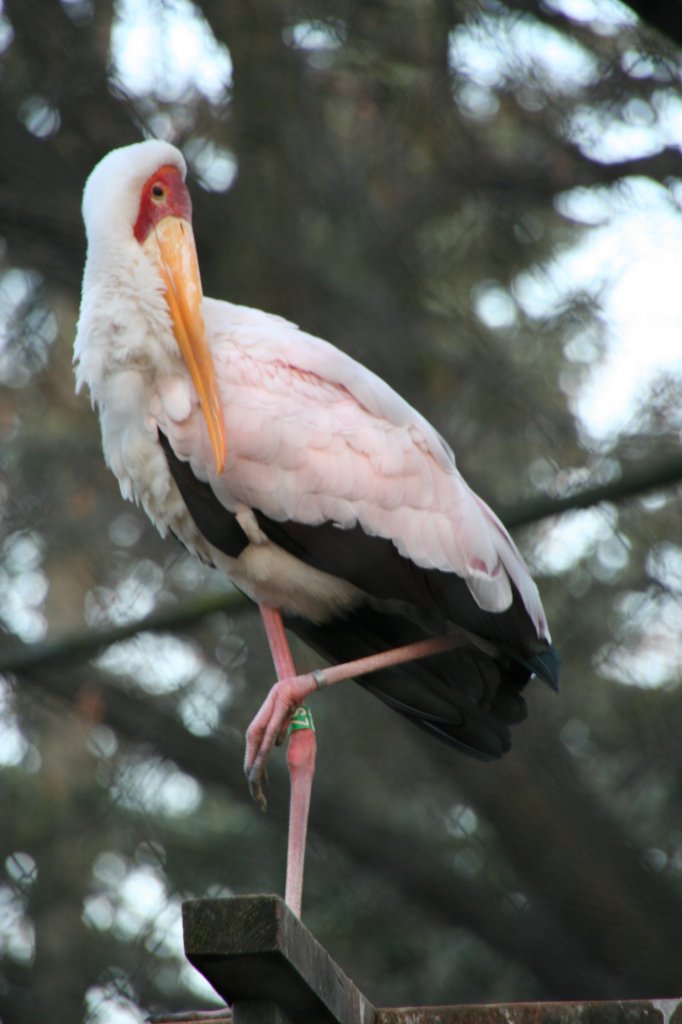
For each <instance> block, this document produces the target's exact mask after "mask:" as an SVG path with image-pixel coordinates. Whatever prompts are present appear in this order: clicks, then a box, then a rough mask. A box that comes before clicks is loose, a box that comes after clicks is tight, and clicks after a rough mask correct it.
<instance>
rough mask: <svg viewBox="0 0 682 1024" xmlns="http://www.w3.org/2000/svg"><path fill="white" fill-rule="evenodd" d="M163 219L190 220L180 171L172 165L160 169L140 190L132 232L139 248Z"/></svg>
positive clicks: (190, 206)
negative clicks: (138, 207) (177, 218)
mask: <svg viewBox="0 0 682 1024" xmlns="http://www.w3.org/2000/svg"><path fill="white" fill-rule="evenodd" d="M164 217H181V218H182V219H183V220H188V221H190V222H191V220H192V200H191V199H190V195H189V192H188V190H187V186H186V185H185V183H184V181H183V180H182V176H181V174H180V171H179V170H178V169H177V167H174V166H173V165H172V164H164V166H163V167H159V169H158V171H155V172H154V174H152V176H151V177H150V178H148V179H147V180H146V181H145V183H144V185H143V186H142V192H141V194H140V209H139V211H138V214H137V220H136V221H135V226H134V228H133V233H134V235H135V238H136V239H137V240H138V242H140V244H142V242H144V241H145V240H146V238H147V237H148V235H149V232H150V231H151V230H152V228H154V227H155V226H156V225H157V224H158V223H159V221H160V220H163V218H164Z"/></svg>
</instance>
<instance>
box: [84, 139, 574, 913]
mask: <svg viewBox="0 0 682 1024" xmlns="http://www.w3.org/2000/svg"><path fill="white" fill-rule="evenodd" d="M185 174H186V166H185V161H184V159H183V156H182V154H181V153H180V152H179V150H178V149H176V148H175V147H174V146H172V145H170V144H169V143H166V142H160V141H155V140H150V141H147V142H141V143H138V144H136V145H132V146H126V147H124V148H122V149H117V150H114V151H113V152H111V153H109V154H108V156H106V157H105V158H104V159H103V160H102V161H101V162H100V163H99V164H98V165H97V166H96V167H95V169H94V170H93V172H92V173H91V175H90V177H89V178H88V181H87V184H86V187H85V191H84V195H83V216H84V220H85V226H86V231H87V240H88V254H87V262H86V266H85V273H84V278H83V292H82V301H81V309H80V317H79V321H78V332H77V336H76V342H75V362H76V376H77V384H78V387H79V388H81V387H82V386H83V385H87V386H88V388H89V389H90V394H91V397H92V400H93V402H94V404H95V405H96V406H97V408H98V410H99V415H100V421H101V428H102V439H103V446H104V454H105V457H106V461H107V463H108V465H109V466H110V467H111V469H112V470H113V472H114V473H115V475H116V476H117V477H118V480H119V483H120V487H121V491H122V493H123V495H124V497H126V498H129V499H132V500H134V501H137V502H139V503H140V504H141V505H142V506H143V507H144V509H145V511H146V512H147V514H148V515H149V516H150V518H151V519H152V520H153V522H154V523H155V524H156V526H157V527H158V529H159V530H160V531H161V533H162V534H165V533H166V532H168V531H170V532H171V533H173V534H174V535H175V536H176V537H177V538H178V539H179V540H180V541H181V542H182V543H183V544H184V546H185V547H186V548H187V549H188V550H189V551H190V552H192V553H193V554H195V555H196V556H197V557H198V558H200V559H201V560H202V561H204V562H207V563H209V564H211V565H213V566H216V567H218V568H219V569H221V570H223V571H224V572H225V573H227V575H228V576H229V577H230V579H231V580H232V581H233V582H234V583H235V584H236V585H237V586H238V587H239V588H240V589H241V590H243V591H244V592H245V593H246V594H247V595H248V596H249V597H250V598H252V599H253V600H254V601H255V602H256V603H257V604H258V606H259V607H260V610H261V613H262V616H263V621H264V624H265V629H266V634H267V638H268V642H269V645H270V649H271V651H272V655H273V659H274V663H275V669H276V672H277V676H278V680H279V681H278V682H277V683H276V684H275V685H274V686H273V687H272V689H271V690H270V692H269V694H268V696H267V698H266V700H265V702H264V703H263V705H262V707H261V709H260V710H259V712H258V714H257V715H256V717H255V719H254V720H253V722H252V724H251V726H250V727H249V729H248V731H247V744H246V759H245V771H246V774H247V776H248V779H249V786H250V789H251V792H252V794H253V795H254V797H255V799H256V800H257V801H258V803H259V804H261V805H262V806H264V805H265V800H264V796H263V789H262V782H263V777H264V769H265V762H266V759H267V757H268V754H269V753H270V750H271V748H272V746H273V744H274V743H275V741H276V740H277V739H278V738H280V737H281V735H282V733H283V730H284V729H285V727H286V726H287V724H288V723H289V722H290V720H291V718H292V714H293V713H294V712H295V711H296V710H297V709H298V708H299V707H300V706H301V705H302V702H303V701H304V700H305V699H306V698H307V697H308V696H309V694H310V693H312V692H313V691H314V690H316V689H318V688H319V687H321V686H325V685H329V684H331V683H333V682H337V681H339V680H341V679H347V678H349V677H351V676H355V677H357V678H359V679H360V680H361V682H362V685H363V686H365V687H366V688H367V689H368V690H370V691H371V692H372V693H374V694H375V695H376V696H377V697H379V698H381V700H383V701H384V702H385V703H386V704H388V705H390V706H391V707H392V708H395V709H396V710H397V711H399V712H400V713H401V714H403V715H405V716H406V717H407V718H409V719H410V720H411V721H413V722H415V723H417V724H418V725H420V726H421V727H423V728H424V729H426V730H427V731H428V732H429V733H431V734H432V735H433V736H436V737H438V738H439V739H442V740H444V741H445V742H447V743H449V744H451V745H452V746H454V747H456V748H458V749H460V750H463V751H466V752H467V753H469V754H472V755H474V756H475V757H479V758H482V759H493V758H498V757H500V756H501V755H502V754H503V753H504V752H505V751H506V750H507V749H508V748H509V745H510V739H509V726H510V725H512V724H514V723H516V722H519V721H520V720H521V719H523V718H524V717H525V704H524V701H523V698H522V696H521V690H522V689H523V687H524V686H525V684H526V683H527V681H528V680H529V678H530V677H531V676H533V675H537V676H539V677H540V678H542V679H543V680H545V681H546V682H547V683H549V684H550V685H551V686H553V687H556V686H557V683H558V658H557V655H556V653H555V651H554V648H553V647H552V646H551V643H550V637H549V632H548V629H547V624H546V621H545V616H544V613H543V609H542V604H541V602H540V598H539V595H538V591H537V588H536V586H535V584H534V582H533V581H532V579H531V577H530V575H529V573H528V570H527V568H526V566H525V564H524V562H523V559H522V558H521V555H520V554H519V551H518V549H517V548H516V546H515V545H514V543H513V541H512V540H511V538H510V537H509V535H508V533H507V531H506V530H505V529H504V527H503V526H502V524H501V523H500V521H499V520H498V519H497V517H496V516H495V515H494V514H493V512H492V511H491V510H490V509H489V508H488V506H487V505H486V504H485V503H484V502H483V501H482V500H481V499H480V498H479V497H478V496H477V495H476V494H474V492H473V491H472V490H471V489H470V488H469V487H468V486H467V484H466V483H465V481H464V480H463V479H462V477H461V475H460V474H459V472H458V470H457V468H456V466H455V459H454V456H453V453H452V451H451V450H450V448H449V446H448V445H447V444H446V443H445V441H444V440H443V439H442V438H441V437H440V436H439V434H438V433H437V432H436V431H435V430H434V428H433V427H432V426H431V425H430V424H429V423H428V422H427V421H426V420H425V419H424V417H423V416H421V415H420V414H419V413H418V412H417V411H416V410H415V409H413V408H412V407H411V406H410V405H409V404H408V403H407V402H406V401H404V400H403V399H402V398H401V397H400V396H399V395H398V394H396V392H395V391H393V390H392V389H391V388H390V387H389V386H388V385H387V384H386V383H385V382H384V381H382V380H381V379H380V378H379V377H377V376H376V375H375V374H374V373H372V372H371V371H369V370H367V369H366V368H365V367H364V366H361V365H360V364H359V363H357V362H355V361H354V360H353V359H351V358H349V357H348V356H347V355H344V354H343V352H341V351H339V350H338V349H336V348H334V347H333V346H332V345H330V344H328V343H327V342H325V341H321V340H320V339H319V338H315V337H312V336H311V335H309V334H306V333H304V332H303V331H301V330H299V329H298V328H297V327H296V326H294V325H293V324H291V323H288V322H287V321H286V320H283V319H281V318H280V317H278V316H273V315H270V314H268V313H264V312H261V311H259V310H256V309H249V308H246V307H244V306H236V305H233V304H231V303H229V302H222V301H217V300H215V299H208V298H205V297H204V296H203V294H202V289H201V281H200V276H199V268H198V262H197V254H196V249H195V245H194V239H193V234H192V226H191V201H190V197H189V192H188V190H187V187H186V185H185ZM284 625H286V626H287V627H289V628H290V629H292V630H293V631H294V632H295V633H297V634H298V635H300V636H301V637H302V638H303V639H304V640H305V641H307V642H308V643H309V644H310V645H311V646H312V647H313V648H315V649H316V650H318V651H319V652H320V653H321V654H323V655H324V656H325V657H326V659H328V660H329V661H330V662H332V663H334V664H333V666H332V667H331V668H327V669H324V670H320V671H318V672H314V673H312V674H306V675H302V676H297V675H296V672H295V669H294V665H293V661H292V658H291V655H290V652H289V647H288V643H287V639H286V635H285V632H284ZM298 724H302V725H303V726H305V725H306V724H307V723H306V722H305V721H303V722H302V723H298ZM314 757H315V737H314V732H313V730H312V729H311V728H301V729H297V730H295V731H293V732H292V734H291V738H290V743H289V754H288V761H289V769H290V773H291V785H292V809H291V817H290V826H289V844H290V845H289V860H288V869H287V889H286V898H287V901H288V902H289V903H290V905H292V907H293V908H294V910H295V911H296V912H297V913H298V912H300V901H301V887H302V875H303V854H304V849H305V834H306V825H307V815H308V802H309V797H310V785H311V781H312V774H313V771H314Z"/></svg>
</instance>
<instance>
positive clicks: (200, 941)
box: [182, 896, 376, 1024]
mask: <svg viewBox="0 0 682 1024" xmlns="http://www.w3.org/2000/svg"><path fill="white" fill-rule="evenodd" d="M182 912H183V927H184V933H185V953H186V954H187V958H188V960H189V961H190V962H191V963H192V964H194V966H195V967H196V968H197V970H199V971H201V973H202V974H203V975H204V977H205V978H206V979H207V980H208V981H209V982H210V983H211V985H213V987H214V989H215V990H216V992H218V994H219V995H220V996H222V997H223V999H225V1000H226V1002H228V1003H229V1004H231V1006H232V1016H233V1020H234V1024H375V1018H376V1014H375V1010H374V1007H373V1006H372V1005H371V1003H369V1002H368V1000H367V999H365V997H364V996H363V994H362V993H361V992H360V991H359V989H357V988H356V987H355V985H354V984H353V983H352V981H350V979H349V978H347V977H346V975H345V974H344V973H343V971H342V970H341V968H340V967H338V965H337V964H335V963H334V961H333V960H332V958H331V957H330V956H329V954H328V953H327V952H326V950H324V949H323V948H322V946H321V945H320V944H319V942H318V941H317V939H316V938H315V937H314V936H313V935H311V933H310V932H309V931H308V929H307V928H306V927H305V925H304V924H302V923H301V921H300V920H299V918H297V917H296V916H295V915H294V914H293V913H292V912H291V910H290V909H289V908H288V907H287V905H286V904H285V902H284V900H283V899H282V898H281V897H280V896H235V897H232V898H230V899H221V900H189V901H187V902H186V903H184V904H183V907H182Z"/></svg>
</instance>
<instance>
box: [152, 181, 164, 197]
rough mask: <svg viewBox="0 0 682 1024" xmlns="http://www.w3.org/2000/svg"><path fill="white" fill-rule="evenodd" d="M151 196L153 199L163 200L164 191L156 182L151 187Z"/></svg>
mask: <svg viewBox="0 0 682 1024" xmlns="http://www.w3.org/2000/svg"><path fill="white" fill-rule="evenodd" d="M152 196H153V198H154V199H165V197H166V190H165V188H164V187H163V185H159V184H158V182H157V184H156V185H152Z"/></svg>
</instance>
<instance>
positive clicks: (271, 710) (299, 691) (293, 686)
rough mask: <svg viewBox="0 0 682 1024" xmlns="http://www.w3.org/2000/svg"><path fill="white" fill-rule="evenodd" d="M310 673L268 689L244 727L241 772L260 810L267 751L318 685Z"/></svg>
mask: <svg viewBox="0 0 682 1024" xmlns="http://www.w3.org/2000/svg"><path fill="white" fill-rule="evenodd" d="M318 685H319V684H318V680H317V679H316V677H315V675H314V674H313V673H309V674H306V675H302V676H292V677H291V678H290V679H281V680H280V681H279V682H278V683H275V685H274V686H273V687H272V689H271V690H270V693H269V694H268V695H267V697H266V698H265V700H264V701H263V703H262V705H261V707H260V710H259V711H258V713H257V714H256V717H255V718H254V720H253V721H252V722H251V725H250V726H249V728H248V729H247V730H246V755H245V757H244V773H245V775H246V778H247V780H248V783H249V792H250V793H251V796H252V797H253V799H254V800H255V802H256V803H257V805H258V806H259V807H260V809H261V810H262V811H264V810H266V808H267V800H266V799H265V793H264V792H263V783H264V782H265V781H266V780H267V775H266V770H265V766H266V764H267V760H268V757H269V756H270V751H271V750H272V748H273V747H274V746H275V744H277V743H281V742H282V740H283V739H284V736H285V734H286V729H287V726H288V725H289V721H290V719H291V716H292V714H293V712H294V711H295V710H296V708H297V707H298V706H299V704H301V703H302V702H303V701H304V700H305V699H306V697H308V696H309V695H310V694H311V693H313V691H314V690H316V689H317V687H318Z"/></svg>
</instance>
